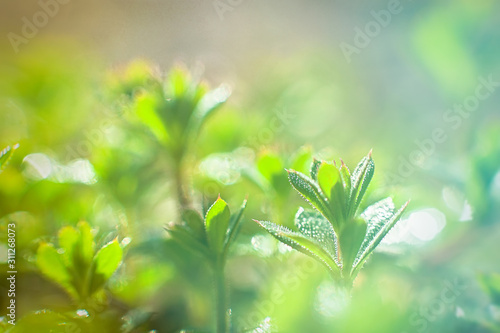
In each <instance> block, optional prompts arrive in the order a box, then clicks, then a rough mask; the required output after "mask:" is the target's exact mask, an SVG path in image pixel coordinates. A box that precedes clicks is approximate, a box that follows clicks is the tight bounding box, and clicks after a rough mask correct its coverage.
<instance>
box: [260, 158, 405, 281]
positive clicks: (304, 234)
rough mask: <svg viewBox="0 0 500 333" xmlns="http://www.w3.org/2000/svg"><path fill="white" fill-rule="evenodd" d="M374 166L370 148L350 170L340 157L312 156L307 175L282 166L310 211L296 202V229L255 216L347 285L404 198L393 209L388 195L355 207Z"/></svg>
mask: <svg viewBox="0 0 500 333" xmlns="http://www.w3.org/2000/svg"><path fill="white" fill-rule="evenodd" d="M374 170H375V165H374V162H373V159H372V157H371V152H370V153H369V154H368V155H367V156H366V157H364V158H363V159H362V160H361V162H360V163H359V164H358V165H357V167H356V168H355V169H354V172H353V173H352V174H351V173H350V171H349V169H348V168H347V166H346V165H345V164H344V162H342V163H341V166H340V167H337V166H336V165H335V163H333V164H332V163H329V162H326V161H320V160H314V162H313V164H312V167H311V177H308V176H306V175H304V174H303V173H301V172H298V171H295V170H288V179H289V181H290V183H291V184H292V186H293V187H294V188H295V189H296V190H297V191H298V192H299V193H300V194H301V195H302V196H303V197H304V199H305V200H306V201H308V202H309V203H310V204H311V205H312V206H313V208H314V209H315V210H316V211H306V210H305V209H304V208H302V207H301V208H299V210H298V211H297V214H296V216H295V225H296V227H297V228H298V229H299V232H295V231H291V230H290V229H288V228H286V227H283V226H281V225H277V224H275V223H272V222H268V221H256V222H258V223H259V224H260V225H261V226H262V227H264V228H265V229H266V230H267V231H268V232H269V233H270V234H271V235H273V236H274V237H275V238H277V239H278V240H279V241H281V242H283V243H285V244H287V245H289V246H291V247H292V248H294V249H296V250H298V251H300V252H302V253H304V254H306V255H309V256H311V257H313V258H314V259H317V260H319V261H320V262H322V263H323V264H324V265H326V266H327V267H328V269H329V270H330V271H331V273H332V276H333V277H334V278H335V279H336V280H338V281H339V282H340V283H341V284H342V285H343V286H345V287H347V288H349V289H350V288H351V287H352V283H353V281H354V279H355V278H356V276H357V274H358V272H359V271H360V269H361V268H362V267H363V264H364V263H365V261H366V260H367V259H368V257H369V256H370V254H371V253H372V252H373V251H374V250H375V248H376V247H377V246H378V244H379V243H380V242H381V241H382V239H383V238H384V236H385V235H386V234H387V233H388V232H389V231H390V230H391V228H392V227H393V226H394V225H395V224H396V222H397V221H398V220H399V219H400V217H401V215H402V214H403V211H404V210H405V208H406V206H407V204H408V203H406V204H405V205H403V207H402V208H400V209H399V210H398V211H395V207H394V203H393V202H392V199H391V198H386V199H383V200H381V201H379V202H377V203H375V204H373V205H371V206H369V207H368V208H367V209H366V210H365V211H364V212H363V213H361V214H358V209H359V206H360V204H361V201H362V199H363V196H364V194H365V192H366V189H367V188H368V185H369V184H370V181H371V179H372V177H373V173H374Z"/></svg>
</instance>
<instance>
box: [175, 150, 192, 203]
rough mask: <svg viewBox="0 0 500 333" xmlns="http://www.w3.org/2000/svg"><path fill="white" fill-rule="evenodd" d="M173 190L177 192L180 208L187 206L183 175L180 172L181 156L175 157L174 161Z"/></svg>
mask: <svg viewBox="0 0 500 333" xmlns="http://www.w3.org/2000/svg"><path fill="white" fill-rule="evenodd" d="M174 168H175V170H174V172H175V175H174V176H175V190H176V192H177V200H178V202H179V206H180V208H181V209H182V208H184V207H186V206H188V204H189V200H188V198H187V195H186V193H185V192H184V175H183V172H182V158H179V159H177V161H176V163H175V167H174Z"/></svg>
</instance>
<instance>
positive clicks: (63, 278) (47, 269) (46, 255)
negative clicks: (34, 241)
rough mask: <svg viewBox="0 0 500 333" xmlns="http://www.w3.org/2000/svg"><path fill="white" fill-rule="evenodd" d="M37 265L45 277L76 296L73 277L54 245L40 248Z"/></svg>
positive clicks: (44, 245)
mask: <svg viewBox="0 0 500 333" xmlns="http://www.w3.org/2000/svg"><path fill="white" fill-rule="evenodd" d="M36 265H37V267H38V269H40V271H41V272H42V274H43V275H45V276H46V277H48V278H49V279H51V280H53V281H55V282H57V283H59V284H60V285H61V286H62V287H63V288H65V289H66V290H67V291H68V292H69V293H70V294H71V295H72V296H75V295H76V290H75V289H74V288H73V287H72V285H71V280H72V276H71V274H70V273H69V272H68V269H67V268H66V266H65V265H64V260H63V257H62V255H61V254H59V253H58V252H57V250H56V249H55V248H54V246H53V245H52V244H47V243H42V244H41V245H40V246H39V247H38V251H37V255H36Z"/></svg>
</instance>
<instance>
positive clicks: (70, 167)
mask: <svg viewBox="0 0 500 333" xmlns="http://www.w3.org/2000/svg"><path fill="white" fill-rule="evenodd" d="M48 3H50V4H52V5H51V7H50V6H49V7H47V6H48V5H46V4H48ZM54 4H55V5H54ZM40 12H42V13H43V12H47V13H48V14H47V15H43V14H40ZM499 12H500V3H499V2H498V1H494V0H479V1H466V0H459V1H411V0H401V1H378V0H377V1H350V2H349V1H314V2H311V1H309V2H308V1H298V0H293V1H279V0H274V1H258V0H238V1H237V0H232V1H229V0H220V1H190V0H186V1H166V0H165V1H161V0H133V1H132V0H122V1H85V2H82V1H76V0H74V1H66V2H64V1H60V2H58V1H52V2H51V1H48V0H46V1H44V0H40V2H37V1H31V0H30V1H22V2H20V1H9V0H5V1H3V2H2V3H1V4H0V32H1V35H2V36H3V37H2V38H1V39H0V45H1V49H0V78H1V79H0V147H1V148H3V147H5V146H7V145H13V144H15V143H19V144H20V148H19V149H18V150H17V151H16V153H15V155H14V157H13V159H12V160H11V162H10V164H9V166H8V167H7V168H6V169H5V170H4V171H3V173H2V174H1V175H0V231H1V234H0V250H1V251H0V265H3V266H2V270H1V271H0V277H1V280H0V292H1V293H0V305H1V310H0V315H2V314H4V312H5V311H4V309H5V308H6V306H7V303H6V302H7V297H6V287H7V282H6V279H5V277H6V271H7V270H6V265H5V261H6V259H7V258H6V249H7V247H6V238H7V235H6V226H7V224H8V222H9V221H14V222H15V223H16V224H17V226H18V227H17V231H18V233H17V256H18V270H19V272H20V273H19V275H18V295H17V300H18V313H17V314H18V320H19V321H22V320H23V319H22V318H23V317H29V315H30V313H32V312H34V311H38V310H43V309H49V310H52V311H56V312H64V311H71V309H72V307H73V304H72V303H71V301H70V299H69V298H68V297H67V296H66V295H65V293H64V291H63V290H61V289H60V288H59V287H58V286H57V285H56V284H54V283H52V282H51V281H49V280H47V279H46V278H44V277H43V276H42V275H41V274H40V273H39V272H38V270H37V268H36V266H35V265H34V260H35V259H34V258H35V254H36V249H37V247H38V245H39V244H40V243H41V242H42V241H49V242H51V241H55V236H56V234H57V231H58V230H59V228H60V227H62V226H65V225H76V223H77V222H78V221H81V220H86V221H88V222H89V223H90V224H91V225H92V226H93V227H94V228H96V229H98V230H99V234H100V235H101V239H102V240H105V239H112V238H113V237H116V236H118V237H119V239H120V240H123V239H124V238H126V239H127V242H130V244H129V245H128V246H127V250H126V255H125V258H124V262H123V264H122V265H121V267H120V269H119V270H118V271H117V273H116V274H115V275H114V276H113V279H112V280H111V281H110V283H109V284H108V286H107V292H108V294H109V297H110V299H111V301H110V304H109V310H108V312H106V316H107V317H106V318H105V319H102V318H101V319H102V320H100V321H99V323H105V324H106V325H108V326H101V328H100V329H102V330H103V332H120V331H127V329H129V331H131V332H149V331H151V330H156V331H157V332H178V331H180V330H182V329H187V330H194V331H195V332H204V331H205V332H208V331H210V327H211V326H212V324H213V305H212V294H211V286H212V281H211V279H210V272H209V270H208V269H207V267H205V266H204V265H203V263H202V262H201V261H200V259H198V258H196V257H194V256H192V255H190V254H189V253H188V252H186V251H185V250H184V249H182V248H181V247H180V246H179V245H178V244H176V243H174V242H172V241H171V240H170V239H168V237H167V234H166V232H165V231H164V230H163V226H164V225H165V224H166V223H168V222H170V221H173V220H175V219H176V218H177V216H178V205H177V201H176V197H175V190H174V184H173V170H172V168H171V163H170V161H169V159H168V157H166V156H165V155H164V154H163V152H162V148H161V147H160V146H159V145H158V144H157V143H156V142H155V139H154V138H153V137H152V135H151V134H150V133H149V132H148V131H147V130H146V129H145V128H143V127H140V126H136V125H134V124H131V123H130V122H129V121H128V119H127V117H126V116H124V113H125V111H124V109H125V108H124V107H123V105H122V103H121V101H120V98H119V97H117V96H116V95H115V94H114V93H113V90H112V89H111V88H110V82H112V81H113V78H114V77H119V76H120V74H119V73H123V72H124V71H125V68H127V66H129V64H130V63H131V62H135V64H136V66H139V67H140V66H141V65H140V64H141V63H139V65H137V64H138V63H137V61H138V60H139V61H142V62H147V63H150V64H152V65H151V66H152V67H154V68H155V70H156V71H158V72H159V73H167V74H168V73H169V70H170V68H172V67H173V66H175V65H178V64H183V66H184V67H186V68H188V69H189V70H191V71H192V72H193V73H202V74H201V75H202V76H203V77H204V78H205V79H206V80H207V81H208V82H209V83H210V85H211V86H212V87H216V86H218V85H220V84H223V83H225V84H227V85H228V86H230V87H231V89H232V95H231V97H230V98H229V100H228V102H227V103H226V104H225V105H224V107H223V108H221V109H220V110H218V112H217V113H215V114H214V115H213V116H212V117H211V118H210V119H209V121H208V122H207V124H206V126H204V128H203V130H202V131H201V132H200V133H199V135H198V138H197V139H196V144H195V145H193V147H192V149H191V151H190V154H189V155H188V156H187V158H186V166H185V171H186V173H187V178H188V183H189V188H190V190H191V192H192V195H193V198H194V199H195V200H194V201H195V202H197V203H198V205H199V206H200V207H201V205H202V204H203V203H205V204H206V202H211V201H213V200H214V199H215V198H216V197H217V194H219V193H220V194H221V196H222V197H224V198H225V200H226V201H227V202H228V203H229V205H230V206H231V207H235V209H236V207H238V206H239V205H240V203H241V201H242V200H243V199H244V198H245V197H248V209H247V211H246V213H245V220H244V224H243V227H242V230H241V233H240V235H239V237H238V241H237V246H235V247H234V248H233V251H232V252H233V253H232V258H231V261H230V263H229V266H228V275H229V285H230V290H231V292H230V293H231V303H232V306H231V307H232V316H233V322H234V331H235V332H246V331H249V332H499V331H500V275H499V269H500V265H499V260H498V253H499V250H500V247H499V245H498V244H499V243H498V239H499V237H500V225H499V222H500V215H499V212H500V208H499V206H500V111H499V109H498V106H499V105H500V94H499V92H498V88H499V87H500V62H499V60H498V59H499V55H500V43H499V40H500V21H499V15H498V14H499ZM49 14H50V15H49ZM44 18H46V19H44ZM370 149H373V157H374V160H375V163H376V168H377V169H376V174H375V179H374V183H373V184H372V185H371V188H370V192H369V194H368V199H366V204H368V203H371V202H374V201H375V200H376V199H380V198H382V197H384V196H388V195H391V196H392V197H393V198H394V199H395V201H396V203H397V204H401V203H403V202H404V201H406V200H407V199H411V205H410V207H409V209H408V211H407V213H406V215H405V216H404V218H403V220H402V221H401V222H400V223H399V225H398V226H397V227H396V228H395V229H394V230H393V231H392V232H391V233H390V234H389V235H388V237H387V238H386V239H385V240H384V242H383V244H382V247H381V249H380V250H379V251H378V252H377V253H376V254H375V255H373V257H372V258H371V260H370V261H369V262H368V264H367V265H366V267H365V269H364V270H363V271H362V273H361V275H360V276H359V278H358V280H357V281H356V283H355V288H354V294H353V297H352V298H351V299H350V300H345V299H343V298H342V297H341V296H339V295H337V294H336V291H335V290H336V289H335V286H334V285H332V283H331V282H329V279H328V274H327V272H326V271H325V270H324V269H323V268H322V267H320V266H319V265H315V264H314V263H311V262H310V261H309V259H307V258H306V257H304V256H302V255H301V254H298V253H295V252H292V251H290V250H289V249H287V248H286V247H283V246H281V245H279V244H277V242H276V241H275V240H274V239H272V238H271V237H270V236H268V235H266V234H265V233H264V231H263V230H261V229H259V228H258V227H257V226H256V225H255V223H253V222H252V220H251V219H253V218H255V219H261V220H272V221H274V222H278V223H281V224H284V225H287V226H292V225H293V216H294V214H295V212H296V210H297V208H298V207H299V205H302V203H301V200H300V197H299V195H298V194H296V193H295V192H293V191H292V190H291V187H290V186H289V185H288V183H287V179H286V172H285V171H284V168H295V169H298V170H304V171H306V170H307V169H308V164H309V162H310V160H311V159H312V156H315V157H319V158H323V159H337V161H338V159H339V158H340V157H341V158H343V160H344V161H345V162H346V163H347V165H348V166H350V167H351V169H352V168H354V166H355V164H356V163H357V161H359V160H360V159H361V157H362V156H364V155H366V153H367V152H368V151H369V150H370ZM269 160H271V161H273V164H272V165H274V166H276V168H274V169H273V170H269V169H268V168H267V169H266V168H264V167H262V165H264V164H266V161H269ZM4 268H5V269H4ZM122 317H124V318H125V320H122V319H121V318H122ZM5 320H6V319H5V317H3V321H2V322H0V326H1V325H3V327H0V332H1V331H2V330H6V329H8V328H9V326H8V325H7V324H5ZM131 321H132V322H134V321H135V322H137V328H133V329H132V328H127V327H125V328H121V325H122V324H123V322H131ZM96 322H97V321H96ZM2 323H3V324H2ZM31 324H32V323H29V324H27V326H26V327H30V326H29V325H31ZM89 325H90V326H88V327H92V328H91V329H90V330H89V331H95V332H97V331H98V329H97V328H96V327H93V326H92V325H94V324H92V323H89ZM95 325H97V324H95ZM99 325H101V324H99ZM102 325H104V324H102ZM259 325H260V328H258V329H256V328H257V327H259ZM31 327H33V326H31ZM103 327H104V328H103ZM129 327H131V326H130V325H129ZM55 329H56V330H54V332H59V331H57V328H55ZM19 331H22V330H21V329H20V330H19ZM28 331H29V330H27V331H26V332H28ZM31 331H32V332H35V331H36V330H31Z"/></svg>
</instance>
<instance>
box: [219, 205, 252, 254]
mask: <svg viewBox="0 0 500 333" xmlns="http://www.w3.org/2000/svg"><path fill="white" fill-rule="evenodd" d="M246 206H247V201H246V200H244V201H243V204H242V205H241V208H240V210H239V212H238V213H237V214H233V215H232V216H231V220H230V221H229V233H228V235H227V240H226V243H225V244H224V252H227V250H228V249H229V246H231V243H232V242H233V241H234V238H235V237H236V234H237V233H238V231H239V229H240V221H241V218H242V217H243V212H244V211H245V208H246Z"/></svg>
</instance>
